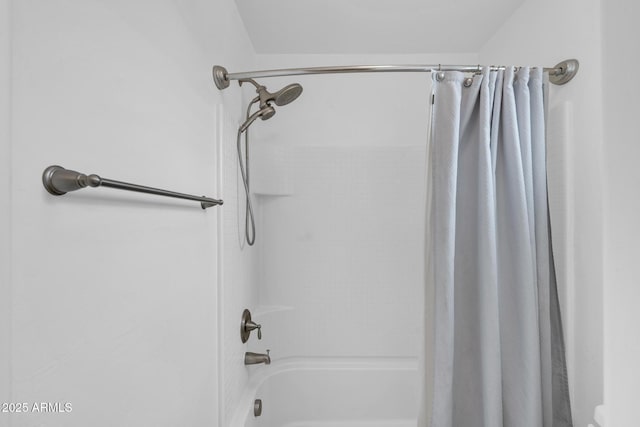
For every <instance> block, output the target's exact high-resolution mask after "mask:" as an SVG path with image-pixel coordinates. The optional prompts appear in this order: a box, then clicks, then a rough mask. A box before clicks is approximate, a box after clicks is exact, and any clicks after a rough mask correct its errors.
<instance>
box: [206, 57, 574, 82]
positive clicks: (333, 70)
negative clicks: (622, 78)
mask: <svg viewBox="0 0 640 427" xmlns="http://www.w3.org/2000/svg"><path fill="white" fill-rule="evenodd" d="M579 67H580V63H579V62H578V60H577V59H567V60H565V61H562V62H560V63H558V64H557V65H556V66H555V67H550V68H547V67H545V68H544V71H547V72H549V81H550V82H551V83H553V84H556V85H563V84H565V83H568V82H569V81H571V79H573V78H574V77H575V75H576V74H577V73H578V68H579ZM489 68H490V70H491V71H497V70H504V69H505V68H506V67H505V66H495V65H492V66H490V67H489ZM434 70H436V71H461V72H465V73H478V72H481V71H482V66H480V65H442V64H434V65H349V66H336V67H311V68H283V69H278V70H262V71H249V72H242V73H229V72H228V71H227V69H226V68H224V67H222V66H220V65H215V66H214V67H213V80H214V82H215V83H216V86H217V87H218V89H225V88H227V87H229V84H230V83H231V80H240V81H250V80H249V79H257V78H264V77H280V76H301V75H309V74H343V73H393V72H395V73H398V72H421V73H425V72H426V73H430V72H432V71H434Z"/></svg>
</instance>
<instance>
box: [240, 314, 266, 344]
mask: <svg viewBox="0 0 640 427" xmlns="http://www.w3.org/2000/svg"><path fill="white" fill-rule="evenodd" d="M255 329H257V330H258V339H259V340H261V339H262V325H258V324H257V323H255V322H253V321H252V320H251V312H250V311H249V310H247V309H245V310H244V311H243V312H242V320H241V321H240V339H241V340H242V342H243V343H246V342H247V341H248V340H249V336H250V335H251V331H253V330H255Z"/></svg>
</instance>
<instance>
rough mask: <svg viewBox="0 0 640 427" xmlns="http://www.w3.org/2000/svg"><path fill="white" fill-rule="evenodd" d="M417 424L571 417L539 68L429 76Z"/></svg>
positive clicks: (482, 424) (526, 423) (472, 426)
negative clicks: (425, 301)
mask: <svg viewBox="0 0 640 427" xmlns="http://www.w3.org/2000/svg"><path fill="white" fill-rule="evenodd" d="M432 75H433V86H434V97H433V110H432V129H431V138H430V139H431V141H430V150H429V171H430V172H429V182H430V189H429V193H430V196H429V206H428V219H427V235H428V237H427V261H428V262H427V276H426V279H427V288H428V289H430V291H429V294H430V295H431V297H430V301H431V305H432V306H431V308H432V310H427V313H429V315H430V316H431V315H433V318H430V319H428V320H427V323H428V324H429V328H430V330H431V331H432V332H431V333H432V334H433V335H432V336H431V337H430V339H429V340H428V341H429V342H428V343H427V348H429V347H430V348H431V349H432V350H431V351H432V353H431V355H430V357H428V358H427V359H428V366H427V368H426V369H427V370H430V369H432V372H427V375H426V378H427V381H428V382H427V383H426V386H427V389H426V394H425V396H426V398H427V402H425V403H426V404H425V407H426V411H425V412H424V413H423V414H421V417H420V425H421V427H426V426H429V427H542V426H544V427H567V426H571V425H572V419H571V410H570V404H569V392H568V385H567V373H566V363H565V358H564V342H563V338H562V326H561V321H560V312H559V304H558V299H557V291H556V281H555V271H554V264H553V255H552V248H551V239H550V220H549V213H548V205H547V183H546V168H545V104H544V99H545V93H544V90H545V88H546V82H547V79H548V75H546V74H543V72H542V70H541V69H539V68H531V69H529V68H520V69H519V70H518V71H516V70H515V69H513V68H509V67H508V68H507V69H506V70H504V71H489V69H488V68H487V69H484V70H483V72H482V74H480V75H476V76H475V77H474V78H465V76H464V75H463V74H462V73H460V72H433V73H432Z"/></svg>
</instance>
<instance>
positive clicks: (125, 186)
mask: <svg viewBox="0 0 640 427" xmlns="http://www.w3.org/2000/svg"><path fill="white" fill-rule="evenodd" d="M42 184H43V185H44V188H46V189H47V191H48V192H49V193H51V194H53V195H54V196H62V195H63V194H66V193H67V192H69V191H75V190H80V189H81V188H85V187H109V188H116V189H118V190H127V191H137V192H139V193H147V194H156V195H158V196H166V197H175V198H178V199H185V200H194V201H196V202H200V206H201V207H202V209H206V208H210V207H212V206H217V205H221V204H222V203H223V202H222V200H218V199H210V198H208V197H198V196H192V195H190V194H184V193H176V192H174V191H167V190H161V189H159V188H153V187H145V186H143V185H137V184H129V183H127V182H122V181H114V180H112V179H106V178H100V177H99V176H98V175H93V174H92V175H85V174H83V173H80V172H76V171H72V170H69V169H65V168H63V167H62V166H56V165H52V166H49V167H48V168H46V169H45V170H44V172H43V173H42Z"/></svg>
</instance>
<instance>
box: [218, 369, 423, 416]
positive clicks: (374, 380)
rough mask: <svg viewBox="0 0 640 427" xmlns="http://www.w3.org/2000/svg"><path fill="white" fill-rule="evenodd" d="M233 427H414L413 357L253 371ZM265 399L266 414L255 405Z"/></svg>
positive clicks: (415, 385) (415, 387)
mask: <svg viewBox="0 0 640 427" xmlns="http://www.w3.org/2000/svg"><path fill="white" fill-rule="evenodd" d="M250 369H251V370H252V372H251V379H250V381H249V385H248V387H247V390H246V391H245V393H244V395H243V396H242V399H241V402H239V403H240V404H239V407H238V410H237V412H236V413H235V414H234V417H233V421H232V424H231V426H230V427H415V426H416V416H417V404H418V371H417V362H416V360H415V359H380V358H376V359H335V358H331V359H310V358H304V359H302V358H301V359H289V360H285V361H274V362H273V363H272V364H271V365H270V366H263V365H260V366H255V367H251V368H250ZM255 399H262V404H263V410H262V416H260V417H257V418H256V417H254V415H253V403H254V400H255Z"/></svg>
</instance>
